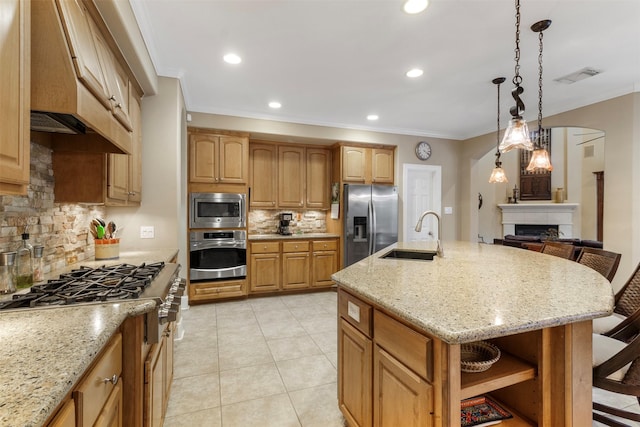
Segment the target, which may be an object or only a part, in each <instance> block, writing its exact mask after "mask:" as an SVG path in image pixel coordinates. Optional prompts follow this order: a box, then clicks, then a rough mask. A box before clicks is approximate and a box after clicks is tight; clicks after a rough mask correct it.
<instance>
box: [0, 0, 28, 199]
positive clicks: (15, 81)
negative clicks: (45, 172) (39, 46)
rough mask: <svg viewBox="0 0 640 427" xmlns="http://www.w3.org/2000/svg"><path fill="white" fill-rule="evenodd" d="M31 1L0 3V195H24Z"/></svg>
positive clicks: (25, 190)
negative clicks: (0, 124) (1, 98)
mask: <svg viewBox="0 0 640 427" xmlns="http://www.w3.org/2000/svg"><path fill="white" fill-rule="evenodd" d="M30 10H31V1H29V0H3V1H1V2H0V16H2V23H1V24H0V25H1V26H2V31H1V32H0V63H1V64H2V66H1V67H0V93H1V94H2V97H3V102H1V103H0V117H2V126H0V195H2V194H26V193H27V184H29V167H30V165H29V161H30V138H29V135H30V133H29V123H30V119H29V117H30V81H31V72H30V52H31V36H30V28H31V27H30V22H31V13H30Z"/></svg>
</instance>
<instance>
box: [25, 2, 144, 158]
mask: <svg viewBox="0 0 640 427" xmlns="http://www.w3.org/2000/svg"><path fill="white" fill-rule="evenodd" d="M31 10H32V13H31V112H32V123H31V130H32V140H35V141H37V142H41V143H42V142H44V143H46V145H49V146H50V147H51V148H52V149H54V150H56V151H94V152H103V153H119V154H130V153H131V147H132V133H131V131H130V129H127V128H125V126H123V125H122V123H121V122H119V121H118V120H116V118H115V116H114V114H116V112H115V111H113V112H112V110H115V109H113V108H111V109H110V107H109V103H110V102H111V100H109V99H108V98H107V97H105V95H104V93H103V94H102V95H100V94H98V93H96V90H95V89H94V88H95V85H94V86H92V85H91V81H90V80H91V79H96V81H102V86H105V85H104V81H105V79H106V76H105V75H104V74H103V73H102V72H101V70H100V67H101V65H100V63H99V62H100V61H101V60H103V59H104V53H103V54H102V57H100V56H99V54H98V50H97V48H96V44H97V41H96V40H101V41H103V42H104V43H105V44H106V45H107V48H108V49H109V51H110V52H111V54H112V55H113V56H114V57H115V58H117V59H116V60H120V61H119V63H120V64H122V60H121V58H122V55H121V53H120V51H119V49H118V48H117V45H116V44H115V41H113V39H112V38H111V35H110V33H109V32H108V29H107V28H106V25H105V24H104V22H103V21H102V19H101V18H100V15H99V13H98V12H97V9H96V8H95V5H94V4H93V3H92V2H91V1H83V0H75V1H67V2H66V3H62V2H58V1H55V0H41V1H37V2H33V3H32V6H31ZM63 11H64V13H63ZM96 32H97V33H99V37H100V38H99V39H93V38H92V37H86V36H87V35H89V34H90V35H94V36H95V34H96ZM72 43H74V44H73V45H72ZM81 51H85V52H89V53H92V54H93V56H89V55H80V54H78V53H77V52H81ZM125 63H126V62H125ZM92 69H93V70H96V69H97V70H98V73H94V74H93V75H92V74H91V70H92ZM97 74H100V75H97ZM105 74H106V73H105ZM129 74H130V73H129ZM130 83H132V84H136V85H137V83H136V82H135V79H133V78H132V79H130ZM92 88H93V89H94V90H91V89H92ZM129 91H135V89H133V88H131V87H129V86H127V87H126V92H127V93H126V95H125V96H126V97H129V96H130V93H129ZM138 92H140V91H138ZM54 120H57V121H59V122H63V124H62V125H60V129H53V128H55V127H57V126H58V124H56V123H55V121H54ZM50 125H53V127H49V126H50ZM83 128H84V129H83ZM83 130H84V132H83ZM43 132H44V133H43ZM60 132H62V133H60Z"/></svg>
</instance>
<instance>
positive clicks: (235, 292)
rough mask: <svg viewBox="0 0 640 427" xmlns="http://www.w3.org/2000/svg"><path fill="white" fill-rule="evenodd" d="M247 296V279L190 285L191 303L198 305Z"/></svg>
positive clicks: (192, 283)
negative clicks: (199, 303)
mask: <svg viewBox="0 0 640 427" xmlns="http://www.w3.org/2000/svg"><path fill="white" fill-rule="evenodd" d="M246 295H247V281H246V280H245V279H240V280H217V281H211V282H190V283H189V301H193V302H196V303H198V302H208V301H215V300H219V299H225V298H236V297H244V296H246Z"/></svg>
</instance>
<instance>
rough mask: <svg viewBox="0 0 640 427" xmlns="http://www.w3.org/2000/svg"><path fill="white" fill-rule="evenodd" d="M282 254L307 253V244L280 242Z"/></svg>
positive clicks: (303, 242)
mask: <svg viewBox="0 0 640 427" xmlns="http://www.w3.org/2000/svg"><path fill="white" fill-rule="evenodd" d="M282 252H309V242H308V241H307V240H303V241H298V242H282Z"/></svg>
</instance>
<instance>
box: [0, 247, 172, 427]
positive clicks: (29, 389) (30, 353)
mask: <svg viewBox="0 0 640 427" xmlns="http://www.w3.org/2000/svg"><path fill="white" fill-rule="evenodd" d="M177 253H178V250H177V249H158V250H151V251H129V252H127V251H125V252H121V253H120V258H119V259H114V260H102V261H95V260H85V261H80V262H78V263H77V264H73V265H69V266H67V267H66V268H65V269H62V270H57V271H55V272H52V273H51V274H48V275H46V276H45V280H47V279H50V278H54V277H58V276H59V275H60V274H63V273H65V272H68V271H71V270H72V269H73V268H78V267H80V266H87V267H99V266H102V265H113V264H120V263H128V264H135V265H139V264H142V263H151V262H158V261H165V262H166V261H169V260H171V259H172V258H173V257H174V256H175V255H176V254H177ZM27 291H28V289H25V290H23V291H20V292H27ZM3 297H4V298H5V299H6V298H11V295H3ZM153 309H155V301H153V300H132V301H121V302H117V303H93V304H81V305H73V306H61V307H45V308H36V309H15V310H7V311H0V343H2V353H1V355H0V394H1V395H2V396H3V397H2V400H1V401H0V427H5V426H7V427H8V426H12V427H13V426H39V425H42V424H43V423H44V422H45V421H46V420H47V419H48V418H49V416H51V415H52V412H53V411H54V410H55V409H56V407H57V406H58V405H59V404H60V403H61V402H62V400H63V399H64V398H65V397H66V396H67V394H68V393H69V391H71V388H72V387H73V386H74V385H75V384H76V383H77V382H78V380H79V379H80V377H81V376H82V374H83V373H84V372H85V370H86V369H87V368H88V367H89V365H90V364H91V362H92V361H93V359H94V358H95V356H96V355H97V354H98V353H99V352H100V350H101V349H102V347H103V346H104V345H105V344H106V343H107V341H108V340H109V338H110V337H111V336H112V335H113V334H114V332H116V331H117V330H118V328H119V327H120V325H121V324H122V322H123V321H124V320H125V319H126V318H127V317H132V316H137V315H140V314H143V313H146V312H149V311H151V310H153Z"/></svg>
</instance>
